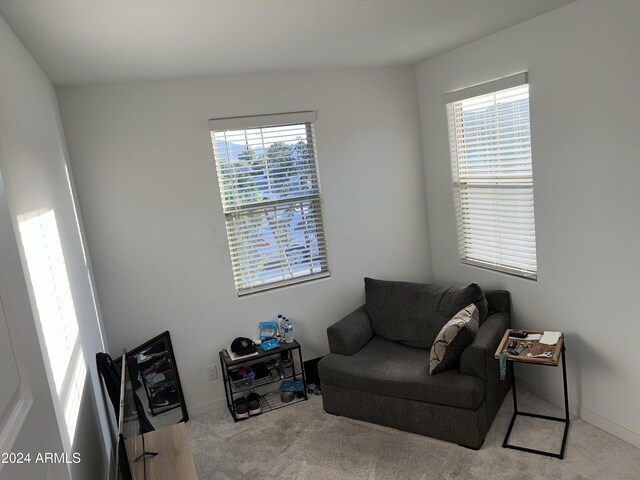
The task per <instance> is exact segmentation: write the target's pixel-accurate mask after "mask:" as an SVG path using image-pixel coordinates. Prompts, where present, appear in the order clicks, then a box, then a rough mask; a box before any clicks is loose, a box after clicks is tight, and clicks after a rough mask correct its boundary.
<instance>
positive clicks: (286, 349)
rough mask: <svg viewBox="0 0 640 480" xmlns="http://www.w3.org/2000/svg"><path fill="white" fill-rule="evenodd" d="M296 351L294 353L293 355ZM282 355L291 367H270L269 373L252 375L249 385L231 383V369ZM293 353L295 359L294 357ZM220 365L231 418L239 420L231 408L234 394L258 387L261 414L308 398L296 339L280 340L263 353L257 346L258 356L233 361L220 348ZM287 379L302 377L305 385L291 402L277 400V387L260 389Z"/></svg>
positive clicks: (300, 352)
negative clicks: (278, 343) (272, 348)
mask: <svg viewBox="0 0 640 480" xmlns="http://www.w3.org/2000/svg"><path fill="white" fill-rule="evenodd" d="M296 351H297V355H295V352H296ZM285 355H286V357H287V358H289V359H291V361H292V363H291V365H290V366H286V367H282V368H281V369H280V370H275V369H273V370H271V372H272V373H271V375H267V376H264V377H260V378H255V379H254V380H253V381H252V382H251V383H250V384H246V385H239V384H236V385H234V381H233V380H232V379H231V376H230V372H231V371H233V370H235V369H236V368H240V367H251V366H252V365H254V366H255V365H257V364H260V363H263V362H264V361H265V360H269V359H272V358H273V357H280V358H281V359H282V358H283V357H284V356H285ZM296 356H297V360H296V359H295V357H296ZM296 362H297V365H296ZM220 365H221V366H222V380H223V382H224V390H225V396H226V400H227V408H228V409H229V412H230V413H231V416H232V417H233V420H234V421H236V422H237V421H238V420H239V419H238V417H237V416H236V412H235V409H234V407H233V401H234V399H235V398H236V397H235V396H237V395H241V394H246V393H248V392H251V391H255V390H256V389H259V392H256V393H258V394H259V395H260V398H261V405H260V406H261V409H262V413H265V412H270V411H272V410H277V409H279V408H283V407H288V406H290V405H294V404H296V403H299V402H303V401H305V400H308V399H309V397H308V395H307V381H306V377H305V373H304V366H303V363H302V349H301V347H300V344H299V343H298V342H296V341H294V342H292V343H281V344H280V347H279V348H277V349H274V350H269V351H266V352H265V351H263V350H262V349H261V348H260V347H258V354H257V355H253V356H250V357H245V358H240V359H237V360H232V359H231V357H230V356H229V353H228V352H227V351H226V350H221V351H220ZM287 379H291V380H302V383H303V387H304V388H303V391H302V393H303V396H300V397H299V396H295V397H294V399H293V400H291V401H290V402H282V401H281V400H280V392H279V390H278V391H273V390H272V391H268V389H267V388H263V387H268V386H269V385H273V384H276V383H277V384H279V383H280V382H282V381H283V380H287Z"/></svg>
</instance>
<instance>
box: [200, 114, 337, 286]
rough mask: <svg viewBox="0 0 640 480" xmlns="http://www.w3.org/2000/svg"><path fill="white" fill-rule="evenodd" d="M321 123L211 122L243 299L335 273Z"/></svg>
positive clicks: (280, 118) (289, 117)
mask: <svg viewBox="0 0 640 480" xmlns="http://www.w3.org/2000/svg"><path fill="white" fill-rule="evenodd" d="M314 120H315V112H295V113H291V114H277V115H262V116H255V117H237V118H226V119H215V120H210V121H209V126H210V128H211V139H212V143H213V152H214V158H215V163H216V170H217V173H218V183H219V186H220V194H221V197H222V206H223V210H224V215H225V221H226V227H227V237H228V240H229V250H230V253H231V263H232V267H233V276H234V281H235V285H236V290H237V292H238V295H243V294H247V293H252V292H256V291H261V290H265V289H268V288H275V287H279V286H283V285H289V284H292V283H297V282H301V281H307V280H311V279H315V278H319V277H325V276H328V275H329V264H328V259H327V243H326V239H325V233H324V221H323V216H322V202H321V197H320V183H319V179H318V172H317V166H316V153H315V145H314V134H313V121H314Z"/></svg>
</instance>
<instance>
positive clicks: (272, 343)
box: [260, 339, 280, 352]
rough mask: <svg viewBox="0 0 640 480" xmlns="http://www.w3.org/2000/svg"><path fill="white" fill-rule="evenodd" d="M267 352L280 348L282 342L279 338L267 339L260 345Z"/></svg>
mask: <svg viewBox="0 0 640 480" xmlns="http://www.w3.org/2000/svg"><path fill="white" fill-rule="evenodd" d="M260 346H261V347H262V349H263V350H264V351H265V352H268V351H269V350H275V349H276V348H280V343H279V342H278V341H277V340H275V339H274V340H267V341H266V342H262V345H260Z"/></svg>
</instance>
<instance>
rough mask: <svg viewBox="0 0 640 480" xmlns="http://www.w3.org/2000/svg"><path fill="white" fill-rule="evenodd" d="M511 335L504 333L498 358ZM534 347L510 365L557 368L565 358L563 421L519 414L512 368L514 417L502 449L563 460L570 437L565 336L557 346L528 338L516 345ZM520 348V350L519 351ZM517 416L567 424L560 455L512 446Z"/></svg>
mask: <svg viewBox="0 0 640 480" xmlns="http://www.w3.org/2000/svg"><path fill="white" fill-rule="evenodd" d="M510 333H511V329H509V330H507V331H506V332H505V333H504V337H503V338H502V342H500V345H499V346H498V349H497V350H496V353H495V358H497V359H499V358H500V354H501V353H502V351H503V350H505V348H507V345H508V343H509V334H510ZM527 333H528V334H543V333H544V332H542V331H536V330H527ZM527 342H530V343H531V347H530V348H527V349H525V351H524V352H522V353H521V354H520V355H507V362H512V367H515V364H516V363H529V364H533V365H542V366H548V367H557V366H558V364H559V363H560V357H562V384H563V388H564V417H551V416H548V415H540V414H537V413H529V412H521V411H519V410H518V398H517V393H516V376H515V368H511V381H512V387H511V388H512V393H513V417H511V423H510V424H509V429H508V430H507V434H506V435H505V437H504V441H503V442H502V446H503V447H504V448H512V449H514V450H521V451H523V452H529V453H537V454H538V455H545V456H547V457H554V458H560V459H563V458H564V449H565V446H566V444H567V434H568V433H569V423H570V419H569V396H568V392H567V367H566V362H565V355H564V352H565V350H566V348H565V342H564V335H561V336H560V338H559V340H558V342H557V343H556V344H555V345H545V344H541V343H540V342H539V341H538V340H529V339H528V338H523V339H519V340H517V345H518V346H520V344H523V343H527ZM516 348H517V347H516ZM549 351H550V352H551V357H550V358H548V357H537V358H536V357H535V355H539V354H542V353H544V352H549ZM527 353H531V354H532V355H533V356H531V357H528V356H527ZM518 415H522V416H525V417H534V418H543V419H545V420H553V421H556V422H562V423H564V434H563V436H562V446H561V447H560V453H555V452H548V451H545V450H537V449H534V448H527V447H520V446H518V445H511V444H510V443H509V436H510V435H511V430H512V429H513V425H514V423H515V421H516V417H517V416H518Z"/></svg>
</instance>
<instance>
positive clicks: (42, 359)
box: [0, 17, 111, 479]
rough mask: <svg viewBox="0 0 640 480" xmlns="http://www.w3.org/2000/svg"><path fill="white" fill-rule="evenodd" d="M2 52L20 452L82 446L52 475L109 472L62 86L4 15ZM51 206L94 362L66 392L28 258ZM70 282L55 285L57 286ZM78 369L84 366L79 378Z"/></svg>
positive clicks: (2, 136) (94, 320) (1, 192)
mask: <svg viewBox="0 0 640 480" xmlns="http://www.w3.org/2000/svg"><path fill="white" fill-rule="evenodd" d="M0 58H2V64H3V68H2V74H0V172H1V177H0V178H1V180H2V182H3V184H4V188H2V185H0V221H1V228H0V231H1V234H2V239H1V241H0V295H2V303H3V306H4V308H5V317H6V320H7V324H8V326H9V332H10V334H11V336H12V343H13V347H14V350H15V351H16V357H17V358H18V360H19V366H20V365H22V372H21V373H22V374H24V378H22V379H23V380H25V379H26V381H27V382H28V384H29V388H30V390H31V393H30V394H31V395H32V398H33V400H34V404H33V407H32V410H31V412H30V414H29V416H28V418H27V421H26V423H25V425H24V427H23V429H22V431H21V434H20V436H19V437H18V439H17V440H16V444H15V446H14V449H13V450H14V451H23V452H32V455H33V457H32V458H33V459H35V456H36V455H37V453H45V452H57V453H60V452H62V451H65V452H67V453H71V452H79V453H80V454H81V458H82V462H81V463H80V464H78V465H71V466H67V465H58V466H53V467H52V469H51V470H52V471H51V472H50V473H49V475H53V478H69V475H71V476H72V477H73V478H96V479H98V478H104V476H105V475H106V471H107V468H108V461H109V456H110V454H111V445H110V439H109V432H108V426H107V425H108V420H107V418H108V417H107V413H106V410H105V409H104V402H103V398H102V392H101V389H100V384H99V381H98V377H97V375H96V369H95V357H94V355H95V352H96V351H99V350H102V349H103V343H102V340H101V334H100V326H99V318H98V313H97V308H96V306H95V304H94V301H93V290H92V286H91V283H90V273H89V267H90V266H89V265H88V260H87V259H86V258H85V252H84V249H83V245H82V241H81V229H80V227H79V226H78V223H77V221H76V214H75V210H74V199H73V196H72V192H71V188H72V184H73V180H72V179H70V178H68V176H67V165H66V151H65V144H64V137H63V135H62V132H61V124H60V119H59V112H58V106H57V100H56V96H55V91H54V89H53V86H52V85H51V83H50V82H49V80H48V79H47V78H46V76H45V75H44V73H43V72H42V70H41V69H40V67H39V66H38V65H37V63H36V62H35V60H34V59H33V58H32V57H31V55H30V54H29V53H28V52H27V50H26V49H25V48H24V46H23V45H22V44H21V43H20V42H19V40H18V39H17V38H16V37H15V35H14V34H13V32H12V31H11V30H10V28H9V27H8V25H7V24H6V23H5V22H4V20H3V19H2V18H1V17H0ZM5 192H6V199H5ZM44 212H54V213H55V218H56V222H57V235H55V236H54V237H52V238H46V234H45V235H43V236H41V239H43V238H44V240H45V241H46V242H49V243H50V244H51V245H54V244H55V243H56V242H57V245H59V246H60V247H61V249H62V254H63V256H64V264H63V265H62V271H63V272H64V275H63V276H64V277H65V278H68V288H69V289H70V292H71V297H72V300H73V305H72V307H73V309H74V311H75V315H76V317H77V318H76V319H75V320H76V321H77V325H76V327H77V329H78V330H79V334H78V338H77V347H78V348H77V351H76V352H75V353H76V357H75V358H83V359H84V361H85V365H84V367H86V369H87V370H88V371H87V372H85V373H84V374H80V373H82V369H81V368H80V369H78V370H73V369H68V370H67V371H68V372H69V378H70V379H74V378H75V380H76V381H75V382H66V383H65V390H64V392H62V393H61V392H60V391H58V389H57V388H56V387H55V385H54V383H53V378H52V365H51V362H50V358H51V357H52V356H53V357H56V358H60V357H59V355H60V354H61V353H62V350H63V348H62V345H60V344H57V343H56V344H51V342H50V344H49V348H47V346H46V338H45V336H44V335H43V333H44V330H45V329H46V328H44V327H46V326H43V325H42V324H41V320H42V319H43V318H47V315H51V314H52V312H51V311H43V310H42V305H43V304H42V303H40V304H38V298H36V293H37V292H36V289H35V288H34V284H33V281H34V277H33V276H32V273H33V271H30V270H29V268H28V266H27V258H28V256H29V255H30V254H32V253H33V252H30V251H28V250H29V249H25V247H24V245H25V243H24V242H23V240H24V238H23V237H22V236H21V235H20V227H21V226H22V225H23V221H24V219H25V216H33V215H36V214H38V213H44ZM49 253H51V252H49ZM62 286H64V285H60V284H57V285H56V288H60V287H62ZM59 292H60V290H59ZM40 300H41V299H40ZM67 333H68V332H67ZM72 370H73V371H75V372H80V373H78V374H77V375H75V376H74V375H72V374H71V371H72ZM73 388H77V390H73ZM80 392H81V393H80ZM62 398H69V399H73V402H75V403H74V405H75V406H76V408H77V413H75V410H71V409H69V408H68V405H65V404H63V403H64V402H63V401H62V400H61V399H62ZM72 411H73V412H74V414H73V415H71V413H70V412H72ZM65 415H66V417H65ZM109 415H110V414H109ZM72 417H74V418H72ZM76 421H77V423H76ZM69 425H72V426H73V428H71V427H70V426H69ZM72 438H73V440H72ZM46 468H47V466H46V465H42V464H36V463H35V462H33V463H31V464H30V465H26V466H8V467H7V468H6V469H3V471H2V473H1V474H0V476H1V477H2V478H11V479H14V478H16V479H22V478H25V479H26V478H44V477H45V475H47V471H46ZM49 478H51V477H49Z"/></svg>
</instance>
